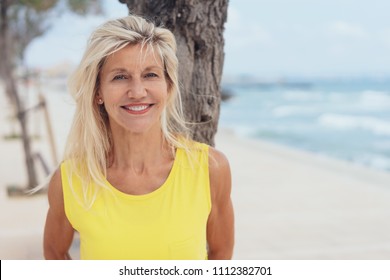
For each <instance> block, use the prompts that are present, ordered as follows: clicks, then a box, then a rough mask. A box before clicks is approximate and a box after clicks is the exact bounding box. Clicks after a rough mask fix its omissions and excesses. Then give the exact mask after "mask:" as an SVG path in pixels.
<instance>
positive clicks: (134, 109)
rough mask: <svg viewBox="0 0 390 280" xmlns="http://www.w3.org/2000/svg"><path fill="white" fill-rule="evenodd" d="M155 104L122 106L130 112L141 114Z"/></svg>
mask: <svg viewBox="0 0 390 280" xmlns="http://www.w3.org/2000/svg"><path fill="white" fill-rule="evenodd" d="M152 106H153V104H130V105H125V106H122V108H123V109H125V110H126V111H127V112H128V113H130V114H135V115H140V114H144V113H146V112H147V111H149V109H150V108H151V107H152Z"/></svg>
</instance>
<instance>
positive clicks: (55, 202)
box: [43, 169, 74, 260]
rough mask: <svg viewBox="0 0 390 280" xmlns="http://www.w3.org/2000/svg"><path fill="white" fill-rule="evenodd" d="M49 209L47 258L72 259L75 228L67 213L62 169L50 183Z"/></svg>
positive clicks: (44, 245)
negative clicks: (71, 249) (70, 251)
mask: <svg viewBox="0 0 390 280" xmlns="http://www.w3.org/2000/svg"><path fill="white" fill-rule="evenodd" d="M48 198H49V210H48V212H47V217H46V224H45V232H44V241H43V248H44V256H45V259H52V260H53V259H54V260H55V259H57V260H67V259H70V255H69V252H68V251H69V248H70V246H71V244H72V241H73V235H74V229H73V228H72V226H71V224H70V222H69V220H68V218H67V217H66V215H65V208H64V198H63V192H62V182H61V171H60V170H59V169H58V170H57V171H56V172H55V173H54V175H53V177H52V179H51V180H50V183H49V190H48Z"/></svg>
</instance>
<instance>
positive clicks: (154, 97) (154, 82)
mask: <svg viewBox="0 0 390 280" xmlns="http://www.w3.org/2000/svg"><path fill="white" fill-rule="evenodd" d="M97 98H101V99H102V100H103V102H104V107H105V109H106V111H107V113H108V117H109V122H110V126H111V131H112V132H113V133H115V132H116V131H118V132H119V131H122V132H131V133H145V132H148V131H149V130H151V129H160V116H161V112H162V110H163V108H164V107H165V105H166V100H167V98H168V84H167V81H166V78H165V72H164V66H163V62H162V61H161V58H160V56H159V55H158V54H157V53H154V52H153V50H152V49H148V48H146V47H144V48H143V49H142V48H141V45H139V44H138V45H129V46H126V47H125V48H123V49H121V50H119V51H117V52H115V53H114V54H112V55H110V56H108V57H107V60H106V62H105V64H104V65H103V67H102V70H101V73H100V88H99V91H98V96H97Z"/></svg>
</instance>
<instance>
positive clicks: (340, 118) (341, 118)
mask: <svg viewBox="0 0 390 280" xmlns="http://www.w3.org/2000/svg"><path fill="white" fill-rule="evenodd" d="M318 122H319V123H320V125H323V126H327V127H332V128H336V129H344V130H349V129H364V130H369V131H371V132H373V133H375V134H377V135H390V122H389V121H384V120H381V119H378V118H374V117H367V116H349V115H341V114H322V115H321V116H320V117H319V118H318Z"/></svg>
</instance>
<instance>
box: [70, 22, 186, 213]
mask: <svg viewBox="0 0 390 280" xmlns="http://www.w3.org/2000/svg"><path fill="white" fill-rule="evenodd" d="M135 44H141V45H142V46H148V47H151V49H153V50H156V51H157V53H158V54H159V55H160V57H161V60H162V61H163V64H164V70H165V73H166V79H167V84H168V96H169V97H168V101H167V105H166V107H165V108H164V110H163V112H162V114H161V117H160V121H161V129H162V134H163V137H164V140H166V141H167V142H168V143H169V144H170V145H171V146H172V147H174V148H184V149H185V150H186V151H188V150H189V144H188V143H189V141H182V140H181V139H182V138H183V137H184V138H185V139H188V129H187V128H186V125H185V121H184V117H183V116H184V114H183V111H182V104H181V98H180V92H179V84H178V60H177V56H176V41H175V38H174V35H173V34H172V32H170V31H169V30H168V29H166V28H162V27H157V26H155V25H154V24H153V23H151V22H150V21H147V20H145V19H144V18H141V17H139V16H135V15H130V16H127V17H124V18H120V19H116V20H111V21H108V22H106V23H105V24H103V25H101V26H100V27H98V28H97V29H96V30H95V31H94V32H93V33H92V35H91V37H90V39H89V41H88V44H87V48H86V51H85V53H84V56H83V57H82V59H81V62H80V64H79V66H78V67H77V69H76V70H75V72H74V73H73V75H72V76H71V77H70V79H69V90H70V93H71V95H72V96H73V98H74V100H75V101H76V112H75V116H74V120H73V124H72V126H71V130H70V133H69V136H68V140H67V143H66V146H65V155H64V160H70V161H71V163H72V164H71V172H70V175H69V176H70V177H71V176H72V173H73V174H75V175H77V176H78V177H79V178H80V179H81V181H82V187H83V194H84V197H83V198H81V200H82V201H83V202H84V203H86V205H89V206H91V205H92V203H93V201H94V200H95V197H96V194H97V191H98V188H99V187H105V184H106V168H107V158H108V154H109V152H110V151H111V148H112V136H111V131H110V126H109V124H108V118H107V113H106V112H105V110H104V107H103V106H99V105H98V104H97V102H96V95H97V92H98V90H99V74H100V71H101V69H102V67H103V65H104V63H105V61H106V58H107V57H108V56H109V55H111V54H113V53H115V52H116V51H118V50H120V49H122V48H124V47H126V46H127V45H135ZM69 179H71V178H69ZM69 182H70V183H71V182H72V180H69ZM92 182H93V183H94V184H92ZM96 186H97V188H96Z"/></svg>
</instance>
